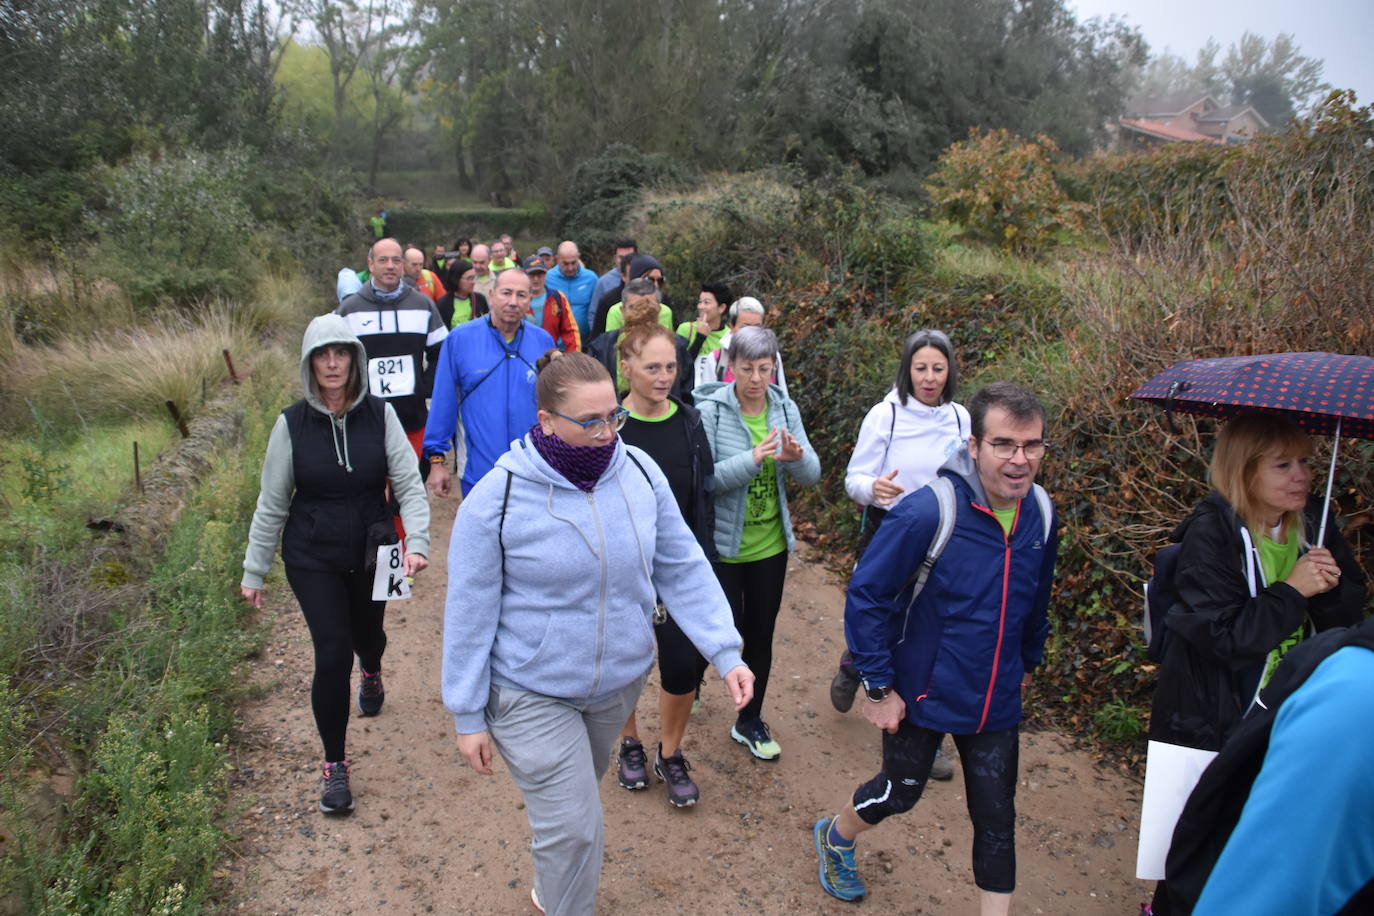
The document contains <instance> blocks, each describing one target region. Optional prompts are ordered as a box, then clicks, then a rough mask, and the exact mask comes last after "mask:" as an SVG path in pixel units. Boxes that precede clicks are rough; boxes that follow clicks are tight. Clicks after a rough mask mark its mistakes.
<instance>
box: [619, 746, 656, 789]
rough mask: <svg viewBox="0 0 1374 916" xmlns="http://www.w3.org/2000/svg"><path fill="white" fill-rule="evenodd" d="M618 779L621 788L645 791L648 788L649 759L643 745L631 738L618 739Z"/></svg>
mask: <svg viewBox="0 0 1374 916" xmlns="http://www.w3.org/2000/svg"><path fill="white" fill-rule="evenodd" d="M618 775H619V779H620V785H621V787H622V788H626V789H645V788H648V786H649V757H648V755H647V754H645V753H644V745H642V744H640V743H639V742H638V741H636V740H635V739H633V738H621V739H620V767H619V774H618Z"/></svg>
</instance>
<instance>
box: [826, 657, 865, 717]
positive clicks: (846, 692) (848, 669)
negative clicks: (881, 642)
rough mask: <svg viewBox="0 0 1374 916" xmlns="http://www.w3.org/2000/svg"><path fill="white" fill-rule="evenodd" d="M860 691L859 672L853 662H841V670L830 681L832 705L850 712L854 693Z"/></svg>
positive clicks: (841, 710)
mask: <svg viewBox="0 0 1374 916" xmlns="http://www.w3.org/2000/svg"><path fill="white" fill-rule="evenodd" d="M858 692H859V672H858V671H857V670H855V668H854V666H853V665H852V664H845V663H844V662H843V661H841V662H840V667H839V670H837V671H836V672H835V677H834V679H833V680H831V682H830V705H831V706H834V707H835V708H836V709H837V710H839V711H840V712H849V710H850V708H851V707H853V705H854V695H855V694H856V693H858Z"/></svg>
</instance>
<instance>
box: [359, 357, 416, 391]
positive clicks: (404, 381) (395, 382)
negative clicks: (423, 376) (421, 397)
mask: <svg viewBox="0 0 1374 916" xmlns="http://www.w3.org/2000/svg"><path fill="white" fill-rule="evenodd" d="M367 387H368V390H369V391H371V392H372V394H373V395H374V396H375V397H379V398H399V397H403V396H405V395H408V394H414V393H415V360H414V359H413V358H412V357H411V356H410V355H409V354H407V355H406V356H378V357H376V358H375V359H369V360H368V361H367Z"/></svg>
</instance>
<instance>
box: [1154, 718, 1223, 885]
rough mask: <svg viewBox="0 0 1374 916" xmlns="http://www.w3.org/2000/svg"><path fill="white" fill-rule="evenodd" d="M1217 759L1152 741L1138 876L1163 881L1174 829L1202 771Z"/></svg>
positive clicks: (1193, 750)
mask: <svg viewBox="0 0 1374 916" xmlns="http://www.w3.org/2000/svg"><path fill="white" fill-rule="evenodd" d="M1216 755H1217V752H1216V751H1200V750H1198V749H1197V748H1195V747H1183V746H1181V745H1178V744H1165V743H1164V742H1163V741H1151V742H1150V746H1149V750H1148V751H1147V756H1146V758H1145V793H1144V796H1143V797H1142V798H1141V800H1140V848H1139V849H1138V850H1137V851H1136V858H1135V876H1136V877H1137V878H1140V879H1141V880H1143V881H1163V880H1164V859H1165V857H1166V856H1168V854H1169V845H1170V844H1171V843H1173V841H1174V826H1175V825H1177V824H1178V816H1179V815H1180V814H1182V813H1183V806H1184V804H1186V803H1187V801H1188V796H1189V795H1192V794H1193V788H1194V787H1195V786H1197V781H1198V780H1199V779H1201V778H1202V771H1203V770H1205V769H1207V765H1208V764H1209V763H1211V762H1212V758H1213V757H1215V756H1216Z"/></svg>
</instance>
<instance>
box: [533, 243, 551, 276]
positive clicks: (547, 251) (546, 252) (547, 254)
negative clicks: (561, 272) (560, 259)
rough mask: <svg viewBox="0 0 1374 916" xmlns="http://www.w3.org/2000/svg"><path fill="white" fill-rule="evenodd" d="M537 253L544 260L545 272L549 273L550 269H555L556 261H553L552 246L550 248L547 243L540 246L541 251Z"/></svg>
mask: <svg viewBox="0 0 1374 916" xmlns="http://www.w3.org/2000/svg"><path fill="white" fill-rule="evenodd" d="M536 254H538V255H539V260H541V261H543V262H544V272H545V273H547V272H548V271H550V270H553V263H554V262H553V249H552V248H550V247H549V246H548V245H545V246H544V247H543V248H540V249H539V251H537V252H536Z"/></svg>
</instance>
